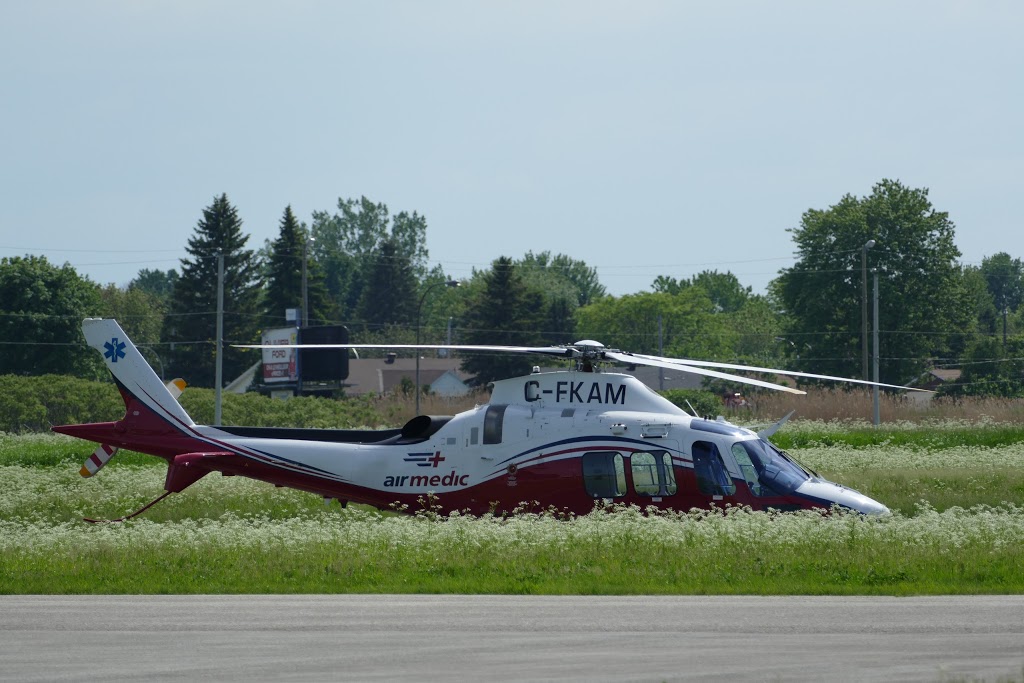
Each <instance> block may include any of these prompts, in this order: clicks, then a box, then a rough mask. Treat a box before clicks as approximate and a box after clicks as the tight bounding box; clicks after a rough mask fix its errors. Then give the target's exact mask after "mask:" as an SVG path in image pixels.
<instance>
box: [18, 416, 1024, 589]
mask: <svg viewBox="0 0 1024 683" xmlns="http://www.w3.org/2000/svg"><path fill="white" fill-rule="evenodd" d="M785 431H786V432H787V434H788V437H787V438H790V439H792V440H793V441H792V443H795V444H799V445H795V446H793V445H792V444H791V445H790V447H791V448H792V452H793V454H794V455H795V456H796V457H797V458H799V459H800V460H801V461H802V462H804V463H805V464H807V465H808V466H810V467H812V468H814V469H816V470H817V471H819V472H821V474H822V475H824V476H826V477H828V478H830V479H833V480H836V481H839V482H841V483H843V484H846V485H849V486H851V487H853V488H857V489H859V490H861V491H863V492H865V493H867V494H868V495H870V496H872V497H874V498H876V499H878V500H881V501H882V502H885V503H886V504H887V505H889V506H890V507H891V508H892V509H893V510H895V511H896V512H895V514H893V515H891V516H889V517H886V518H862V517H860V516H857V515H850V514H830V515H822V514H818V513H813V512H811V513H795V514H794V513H787V514H768V513H752V512H749V511H746V510H740V509H730V510H727V511H718V512H711V513H708V512H689V513H686V512H683V513H674V514H647V515H645V514H642V512H641V511H639V510H635V509H632V510H622V511H619V512H617V513H614V514H607V513H592V514H590V515H587V516H583V517H580V518H576V519H572V520H568V521H565V520H558V519H555V518H554V517H552V516H550V515H546V514H524V515H520V516H517V517H514V518H511V519H504V520H503V519H494V518H490V517H484V518H465V517H459V516H455V517H453V518H450V519H448V520H433V519H429V518H428V517H420V518H415V517H399V516H395V515H389V514H380V513H377V512H375V511H370V510H366V509H360V508H350V509H347V510H340V509H339V508H338V507H337V506H336V505H335V506H333V507H330V508H327V507H325V506H324V505H323V503H322V501H321V499H320V498H318V497H316V496H312V495H309V494H303V493H300V492H296V491H291V490H287V489H277V488H275V487H273V486H269V485H267V484H262V483H259V482H254V481H250V480H245V479H240V478H223V477H215V476H211V477H207V478H205V479H203V480H201V481H199V482H198V483H197V484H195V485H194V486H192V487H191V488H189V489H188V490H187V491H185V492H183V493H181V494H175V495H172V496H170V497H169V498H168V499H167V500H166V501H164V502H163V503H161V504H160V505H158V506H157V507H155V508H154V509H153V510H151V511H149V512H147V513H146V515H145V518H143V519H138V520H133V521H131V522H128V523H125V524H119V525H89V524H85V523H83V522H81V517H83V516H100V517H116V516H119V515H121V514H124V513H125V512H128V511H131V510H133V509H135V508H137V507H139V506H141V505H142V504H144V503H146V502H148V501H149V500H150V499H151V498H153V497H154V496H155V495H156V494H158V493H159V492H161V490H162V485H163V476H164V468H163V467H162V465H161V461H158V460H156V459H154V458H147V457H145V456H141V455H137V454H128V453H121V454H118V456H117V459H116V460H115V461H114V462H113V463H112V464H111V465H110V466H108V467H107V468H106V469H105V470H104V471H103V472H101V473H100V474H99V475H98V476H97V477H94V478H92V479H88V480H86V479H82V478H81V477H79V475H78V473H77V472H78V468H79V467H80V466H81V462H82V460H84V458H85V457H86V455H88V452H89V451H90V449H89V448H88V446H87V445H84V444H82V443H81V442H75V441H74V440H71V439H65V438H63V437H59V436H52V435H35V436H18V437H12V436H0V592H3V593H93V592H95V593H221V592H229V593H233V592H275V593H277V592H283V593H288V592H328V593H331V592H399V593H401V592H468V593H474V592H483V593H573V594H589V593H613V594H629V593H643V594H653V593H677V594H704V593H716V594H732V593H746V594H942V593H1020V592H1022V590H1024V571H1022V570H1024V445H1021V444H1022V442H1024V440H1018V441H1016V442H1014V441H1013V439H1012V438H1011V437H1012V435H1013V433H1015V429H1014V428H1011V427H1006V426H998V425H988V426H985V427H981V428H979V427H978V426H977V425H974V424H970V425H964V424H959V425H958V424H955V423H944V424H942V425H938V424H936V425H931V426H929V427H927V428H920V427H916V428H911V427H908V426H899V425H897V426H894V427H893V428H892V429H891V430H890V431H891V434H890V435H889V436H888V437H887V436H886V435H885V434H883V433H881V432H872V438H871V439H867V437H863V436H857V431H858V428H857V425H854V424H845V425H839V426H837V425H835V424H831V423H829V424H825V423H813V422H811V423H796V424H794V425H793V426H792V428H790V426H787V428H786V430H785ZM986 435H987V436H986ZM780 441H781V440H780Z"/></svg>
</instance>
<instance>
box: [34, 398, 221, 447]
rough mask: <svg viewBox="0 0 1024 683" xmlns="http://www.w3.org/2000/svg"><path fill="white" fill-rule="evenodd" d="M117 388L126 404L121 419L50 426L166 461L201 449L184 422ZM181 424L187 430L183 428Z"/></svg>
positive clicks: (62, 431) (88, 439)
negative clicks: (158, 411) (176, 421)
mask: <svg viewBox="0 0 1024 683" xmlns="http://www.w3.org/2000/svg"><path fill="white" fill-rule="evenodd" d="M117 388H118V390H119V391H120V392H121V398H122V399H123V400H124V404H125V413H124V417H122V418H121V419H120V420H117V421H116V422H93V423H90V424H79V425H60V426H57V427H52V428H51V429H52V430H53V431H55V432H58V433H60V434H67V435H68V436H73V437H75V438H78V439H85V440H86V441H94V442H96V443H98V444H108V445H110V446H116V447H118V448H125V449H128V450H132V451H138V452H140V453H148V454H149V455H155V456H158V457H161V458H164V459H165V460H168V461H170V460H172V459H173V458H174V456H175V455H178V454H181V453H189V452H193V451H196V450H201V448H202V444H200V443H199V442H197V440H196V439H195V438H193V437H192V436H190V435H189V434H188V433H187V427H186V426H185V425H182V426H181V427H177V426H175V425H173V424H172V423H171V422H170V421H169V419H168V418H164V417H161V416H160V415H157V414H156V413H155V412H153V410H152V409H150V408H149V407H148V406H147V405H146V404H144V403H143V402H142V401H139V400H138V399H136V398H135V397H134V396H133V395H132V394H131V392H129V391H128V390H127V389H125V388H124V386H123V385H122V384H121V383H120V382H118V383H117ZM170 419H174V418H170ZM183 428H184V429H185V430H186V431H183Z"/></svg>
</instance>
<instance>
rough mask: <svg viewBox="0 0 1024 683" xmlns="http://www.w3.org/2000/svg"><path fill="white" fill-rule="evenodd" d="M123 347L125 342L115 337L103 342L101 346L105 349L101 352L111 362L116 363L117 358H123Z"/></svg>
mask: <svg viewBox="0 0 1024 683" xmlns="http://www.w3.org/2000/svg"><path fill="white" fill-rule="evenodd" d="M124 347H125V343H124V342H123V341H119V340H118V338H117V337H114V338H113V339H111V340H110V341H108V342H103V348H105V349H106V351H104V352H103V357H104V358H109V359H110V362H111V363H116V362H117V359H118V358H124Z"/></svg>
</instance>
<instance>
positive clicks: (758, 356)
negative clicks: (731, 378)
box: [726, 294, 785, 368]
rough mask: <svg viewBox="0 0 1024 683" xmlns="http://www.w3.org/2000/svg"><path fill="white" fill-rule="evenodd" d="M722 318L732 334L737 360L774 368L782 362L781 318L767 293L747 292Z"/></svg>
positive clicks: (783, 354)
mask: <svg viewBox="0 0 1024 683" xmlns="http://www.w3.org/2000/svg"><path fill="white" fill-rule="evenodd" d="M726 319H727V320H728V323H729V325H730V326H731V328H732V330H733V332H734V333H735V335H736V341H735V345H734V348H733V353H734V357H735V358H736V360H737V361H738V362H740V363H747V364H750V365H763V366H768V367H774V368H781V367H782V365H784V362H783V361H784V358H785V352H784V351H783V347H782V344H784V343H785V340H784V339H782V338H781V335H782V329H783V320H782V316H781V315H780V314H779V312H778V311H777V310H775V308H774V307H773V306H772V305H771V303H770V300H769V299H768V297H764V296H760V295H757V294H752V295H750V297H749V298H748V299H747V300H746V302H745V303H744V304H743V306H742V307H741V308H740V309H739V310H737V311H734V312H732V313H727V314H726Z"/></svg>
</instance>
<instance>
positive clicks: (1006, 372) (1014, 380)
mask: <svg viewBox="0 0 1024 683" xmlns="http://www.w3.org/2000/svg"><path fill="white" fill-rule="evenodd" d="M939 396H952V397H956V398H959V397H964V396H1001V397H1004V398H1019V397H1021V396H1024V337H1010V338H1009V339H1008V340H1007V342H1006V343H1000V341H999V340H998V339H996V338H994V337H981V338H979V339H976V340H975V341H974V342H973V343H972V344H971V345H970V346H969V347H968V349H967V351H966V353H965V354H964V358H963V372H962V374H961V375H960V378H959V379H958V380H957V381H955V382H951V383H947V384H943V385H941V386H940V387H939Z"/></svg>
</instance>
